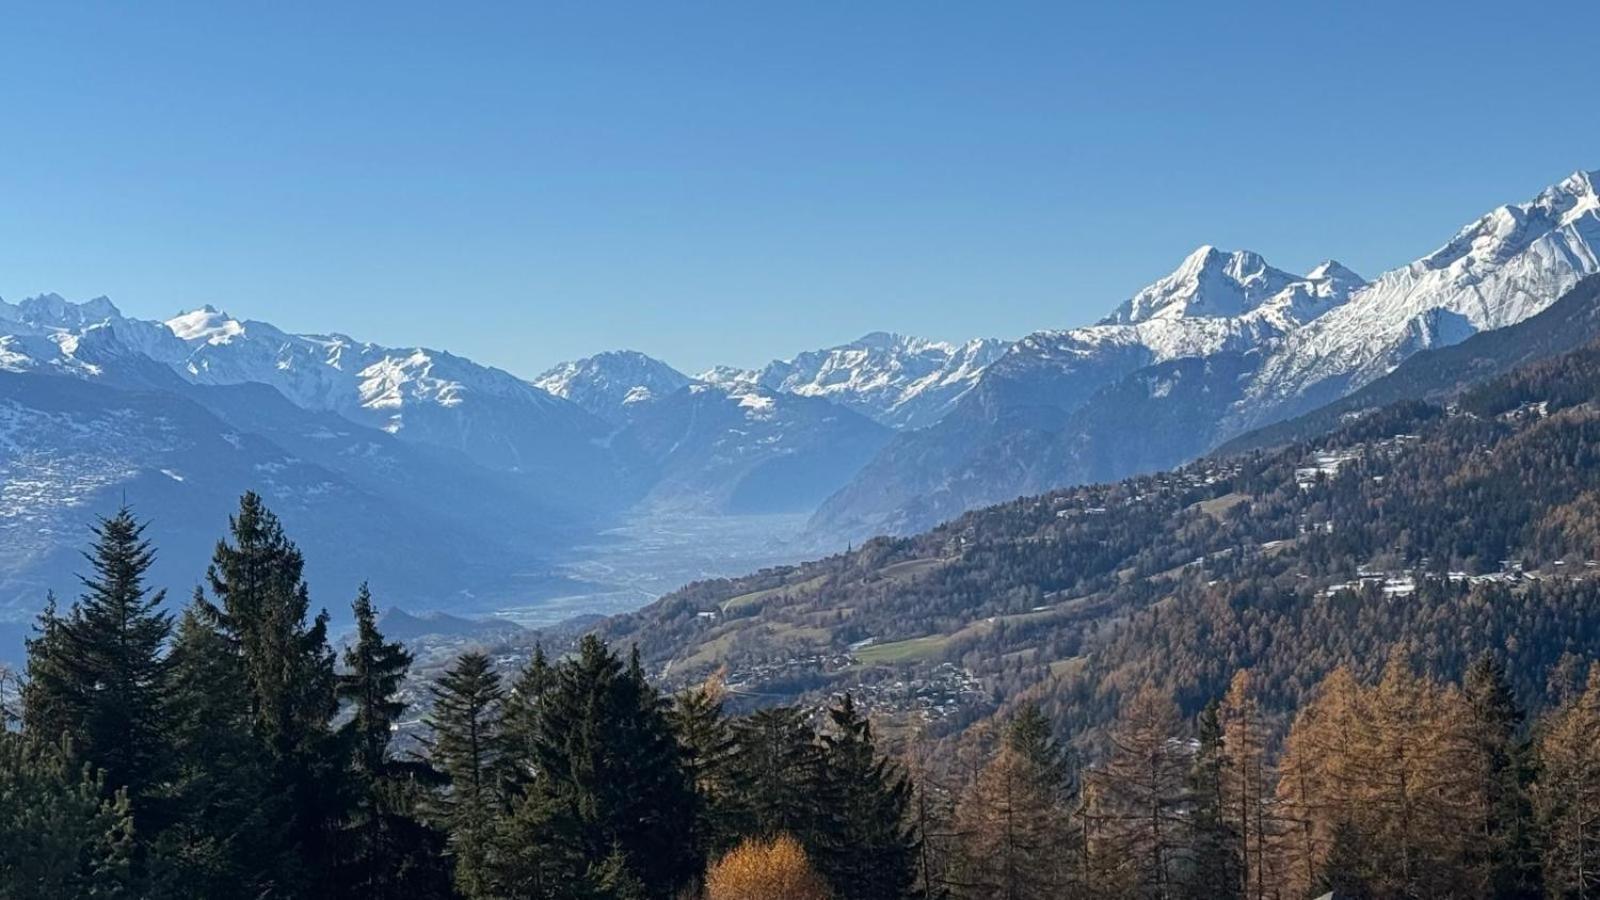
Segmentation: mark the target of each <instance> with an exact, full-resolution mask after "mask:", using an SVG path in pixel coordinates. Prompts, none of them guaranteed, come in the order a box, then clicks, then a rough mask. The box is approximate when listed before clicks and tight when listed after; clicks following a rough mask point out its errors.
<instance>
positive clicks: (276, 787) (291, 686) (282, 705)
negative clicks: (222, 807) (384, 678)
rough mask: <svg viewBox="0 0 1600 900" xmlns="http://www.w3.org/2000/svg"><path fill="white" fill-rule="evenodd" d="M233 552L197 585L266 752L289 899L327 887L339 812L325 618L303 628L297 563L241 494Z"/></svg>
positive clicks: (263, 514)
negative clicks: (234, 665) (237, 670)
mask: <svg viewBox="0 0 1600 900" xmlns="http://www.w3.org/2000/svg"><path fill="white" fill-rule="evenodd" d="M228 524H229V532H230V537H231V538H232V543H229V541H227V540H223V541H218V542H217V547H216V551H215V552H214V553H213V555H212V563H211V566H210V568H209V569H208V570H207V573H206V578H207V581H209V582H210V586H211V591H212V594H213V595H214V596H215V597H216V598H217V600H218V601H219V602H218V604H217V605H212V604H205V609H204V612H205V614H206V615H207V617H208V618H209V619H210V620H211V621H212V622H213V623H214V625H215V627H216V628H217V630H218V631H219V632H220V633H221V634H223V635H224V636H226V638H227V641H228V643H229V645H230V646H231V647H232V648H234V650H235V652H237V654H238V656H239V659H240V661H241V663H242V666H241V668H242V673H243V676H244V684H245V686H246V687H247V688H248V691H247V702H248V705H249V710H250V718H251V722H252V731H253V733H254V734H255V735H256V738H257V740H259V741H260V742H261V744H262V745H263V747H264V748H265V750H266V759H267V761H268V765H269V771H270V773H271V783H270V784H269V785H268V796H267V797H266V798H264V801H265V802H266V803H267V805H269V806H281V807H283V811H282V813H281V814H277V813H275V812H274V813H272V814H271V818H272V819H273V820H274V821H277V822H281V823H282V825H283V828H282V832H281V833H282V836H283V839H284V840H285V841H287V842H288V843H289V845H290V847H291V848H292V849H293V851H294V857H295V861H294V864H292V865H290V866H287V867H285V868H284V869H282V870H281V871H280V872H279V875H278V879H277V882H278V885H279V888H278V889H279V890H280V891H282V892H284V893H290V894H296V893H304V892H306V891H308V890H311V889H312V887H313V886H315V885H318V884H323V883H326V882H327V881H328V879H330V878H331V877H333V870H334V867H335V865H336V862H337V855H338V854H337V850H336V843H337V840H338V835H339V833H340V831H341V824H342V819H343V816H344V812H345V807H346V805H347V802H348V798H347V796H346V795H347V784H346V783H345V780H344V777H343V776H344V773H345V771H346V767H345V765H344V756H343V754H342V753H341V752H340V751H339V749H338V746H337V740H336V738H337V735H336V734H335V733H334V731H333V728H332V721H333V717H334V715H335V714H336V713H337V712H338V700H337V697H336V694H335V692H336V678H335V675H334V653H333V650H332V648H331V647H329V645H328V637H327V633H328V614H327V612H326V611H325V610H324V611H322V612H320V613H319V614H318V615H317V616H316V618H315V619H313V620H311V621H310V622H309V623H308V622H307V615H308V614H309V612H310V606H311V600H310V594H309V590H308V589H307V587H306V583H305V581H304V579H303V578H302V573H303V571H304V568H305V560H304V558H303V557H302V556H301V554H300V551H299V549H298V548H296V547H295V545H294V543H293V542H292V541H290V540H289V539H288V537H287V536H286V535H285V534H284V532H283V527H282V525H281V524H279V522H278V518H277V517H276V516H275V515H273V514H272V512H271V511H270V510H268V509H267V508H266V505H265V504H264V503H263V502H262V500H261V498H260V497H259V496H258V495H256V494H255V493H246V494H245V495H244V496H243V497H242V498H240V501H239V511H238V513H237V514H235V515H233V516H230V517H229V520H228Z"/></svg>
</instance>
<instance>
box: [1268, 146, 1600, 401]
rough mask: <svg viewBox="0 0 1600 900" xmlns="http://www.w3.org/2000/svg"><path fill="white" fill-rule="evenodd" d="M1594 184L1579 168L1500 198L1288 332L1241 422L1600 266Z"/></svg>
mask: <svg viewBox="0 0 1600 900" xmlns="http://www.w3.org/2000/svg"><path fill="white" fill-rule="evenodd" d="M1597 181H1600V172H1582V171H1580V172H1576V173H1574V174H1573V175H1571V176H1570V177H1568V178H1567V179H1565V180H1563V181H1562V182H1560V183H1559V184H1556V185H1554V186H1552V187H1550V188H1548V189H1546V190H1544V191H1543V192H1541V193H1540V194H1539V196H1538V197H1535V198H1534V199H1533V200H1531V201H1529V202H1527V203H1521V204H1515V205H1507V206H1501V207H1498V208H1497V209H1495V210H1493V211H1491V212H1489V213H1488V214H1486V215H1484V216H1483V217H1481V218H1479V219H1478V220H1477V221H1476V222H1473V223H1472V224H1471V225H1468V226H1467V227H1466V228H1463V229H1462V230H1461V231H1460V232H1459V233H1457V234H1456V236H1455V237H1454V238H1452V239H1451V240H1450V241H1449V242H1448V243H1447V244H1445V245H1444V246H1443V247H1441V248H1439V249H1438V250H1436V251H1434V252H1433V253H1430V254H1428V255H1427V256H1425V257H1423V258H1422V259H1419V260H1417V261H1416V262H1414V263H1411V264H1410V265H1408V266H1404V267H1402V268H1399V269H1395V270H1393V271H1391V272H1386V273H1384V274H1383V275H1382V276H1381V277H1379V278H1378V279H1377V280H1376V281H1374V282H1373V283H1372V284H1371V285H1369V286H1367V287H1365V288H1363V289H1362V290H1360V291H1358V292H1356V293H1355V294H1354V295H1353V296H1352V297H1351V299H1350V301H1349V302H1348V303H1346V304H1345V305H1344V306H1342V307H1341V308H1339V309H1337V310H1334V311H1332V312H1330V313H1329V314H1328V315H1326V316H1323V317H1321V318H1320V319H1318V320H1317V321H1315V322H1313V323H1311V324H1310V325H1308V326H1307V327H1306V328H1305V329H1303V330H1301V331H1300V332H1298V333H1297V334H1295V335H1293V336H1292V337H1290V338H1289V339H1287V340H1286V341H1285V342H1284V345H1283V347H1282V348H1281V349H1279V350H1278V351H1277V352H1275V353H1274V354H1273V355H1272V356H1271V357H1270V358H1269V359H1268V360H1267V361H1266V363H1265V364H1264V365H1263V366H1262V367H1261V370H1260V372H1259V373H1258V374H1257V376H1256V377H1255V378H1254V379H1253V381H1252V382H1251V384H1250V387H1249V389H1248V392H1247V399H1246V400H1245V401H1244V402H1243V403H1241V408H1240V411H1239V415H1238V416H1237V418H1238V421H1239V427H1240V429H1241V430H1242V429H1243V428H1245V427H1249V426H1251V425H1253V424H1259V423H1262V422H1265V421H1267V420H1268V419H1269V418H1281V417H1282V416H1283V415H1284V414H1286V412H1284V411H1283V408H1284V407H1285V406H1287V407H1289V409H1288V412H1293V411H1296V408H1295V406H1296V404H1295V401H1296V398H1298V397H1301V396H1303V395H1306V394H1308V393H1310V392H1312V391H1317V394H1316V396H1318V397H1321V396H1324V395H1327V394H1330V393H1331V394H1342V393H1346V392H1348V391H1350V390H1353V389H1355V388H1357V387H1360V386H1361V385H1363V384H1366V383H1367V382H1369V381H1372V380H1373V379H1375V378H1378V377H1380V376H1382V375H1384V374H1386V373H1387V372H1389V371H1390V370H1392V369H1393V368H1394V367H1395V366H1397V365H1399V364H1400V362H1401V361H1403V360H1404V359H1405V357H1407V356H1409V355H1410V354H1412V353H1414V352H1416V351H1417V350H1421V349H1426V348H1428V347H1432V346H1440V345H1444V344H1450V343H1456V342H1458V341H1461V340H1464V339H1466V338H1467V337H1468V336H1470V335H1472V334H1474V333H1476V332H1478V331H1484V330H1488V329H1493V328H1503V327H1505V326H1507V325H1511V324H1514V323H1516V322H1520V321H1522V320H1523V319H1526V318H1528V317H1529V316H1532V315H1534V314H1535V313H1538V312H1540V311H1541V310H1543V309H1544V308H1545V307H1546V306H1548V305H1549V304H1550V303H1552V302H1554V301H1555V300H1556V298H1558V297H1560V296H1561V295H1562V294H1564V293H1566V292H1567V291H1568V290H1569V289H1571V287H1572V286H1573V285H1574V284H1576V283H1577V281H1578V280H1579V279H1580V278H1582V277H1583V276H1585V275H1589V274H1593V273H1594V272H1596V271H1600V261H1597V252H1600V197H1597V194H1596V182H1597Z"/></svg>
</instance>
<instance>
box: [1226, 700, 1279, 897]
mask: <svg viewBox="0 0 1600 900" xmlns="http://www.w3.org/2000/svg"><path fill="white" fill-rule="evenodd" d="M1219 718H1220V720H1221V725H1222V748H1223V749H1222V766H1221V772H1220V775H1221V778H1220V781H1221V789H1222V790H1221V793H1222V804H1221V816H1222V821H1223V822H1224V823H1225V824H1226V825H1227V826H1228V830H1229V832H1230V833H1231V834H1233V835H1234V836H1235V838H1236V839H1237V840H1238V847H1237V854H1238V858H1239V862H1240V866H1239V875H1240V883H1239V896H1241V897H1245V898H1252V897H1253V898H1257V900H1262V898H1265V897H1266V896H1267V887H1266V883H1267V875H1266V871H1267V865H1268V861H1267V837H1268V834H1269V832H1270V831H1271V828H1270V826H1269V824H1268V821H1267V818H1268V810H1269V809H1270V805H1269V804H1268V802H1267V800H1268V775H1269V773H1268V768H1267V745H1266V742H1267V726H1266V723H1265V722H1263V720H1262V716H1261V707H1260V704H1259V702H1258V701H1257V699H1256V690H1255V683H1254V681H1253V680H1252V679H1251V675H1250V672H1249V670H1248V669H1241V670H1240V671H1239V672H1238V673H1236V674H1235V675H1234V676H1233V682H1232V684H1230V685H1229V687H1228V693H1227V695H1226V696H1225V697H1224V698H1223V700H1222V707H1221V710H1220V711H1219Z"/></svg>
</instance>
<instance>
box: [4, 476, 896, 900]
mask: <svg viewBox="0 0 1600 900" xmlns="http://www.w3.org/2000/svg"><path fill="white" fill-rule="evenodd" d="M94 534H95V540H94V544H93V547H92V549H91V550H90V552H89V553H88V554H87V558H88V561H89V563H90V571H89V572H88V574H87V575H85V576H84V577H83V579H82V581H83V586H82V594H81V596H80V597H79V598H78V599H77V600H76V601H75V602H73V603H72V604H71V605H70V606H69V607H68V608H65V609H63V608H61V607H60V606H58V604H57V602H56V601H55V599H54V598H53V597H52V598H51V599H50V601H49V603H48V605H47V607H46V609H45V611H44V612H43V614H42V615H41V616H40V619H39V624H38V626H37V629H36V633H35V636H34V637H33V638H32V639H31V640H30V641H29V643H28V648H27V666H26V677H25V678H24V679H22V682H21V687H20V691H19V692H18V693H20V703H18V702H16V701H15V698H13V697H12V695H11V694H10V693H6V692H0V720H4V725H5V727H4V728H0V898H7V900H9V898H61V897H130V898H131V897H141V898H142V897H159V898H167V897H174V898H176V897H204V898H231V897H239V898H244V897H251V898H259V897H362V898H385V897H405V898H409V900H426V898H432V897H441V898H442V897H464V898H585V900H602V898H617V900H635V898H637V900H647V898H691V897H700V896H702V895H703V896H705V897H708V898H714V900H733V898H742V897H756V896H778V895H775V894H772V893H770V890H769V888H770V887H771V885H774V884H777V885H788V886H789V887H790V888H792V889H793V891H795V893H793V894H792V896H795V897H797V898H798V897H805V896H817V897H824V896H825V897H830V898H861V900H873V898H898V897H907V896H914V895H915V892H916V889H915V886H914V882H915V878H916V870H915V866H914V861H915V858H916V855H917V849H918V838H917V836H916V833H915V831H914V829H913V828H912V826H911V824H910V821H911V820H910V817H909V814H908V808H909V803H910V800H911V795H912V791H911V787H910V783H909V781H908V780H907V776H906V774H905V772H904V771H903V770H902V769H901V768H900V767H899V766H898V765H897V764H896V763H894V762H892V761H891V760H889V759H888V758H887V757H886V756H885V755H884V754H883V753H882V752H881V751H880V750H879V749H878V746H877V739H876V736H875V735H874V732H873V728H872V726H871V724H870V723H869V722H868V720H867V719H866V717H865V716H864V715H863V714H862V712H861V711H860V710H859V709H858V708H857V707H856V706H855V704H854V703H853V701H852V700H851V698H850V697H849V696H848V695H846V696H843V697H840V698H838V699H837V700H836V701H835V702H833V703H832V704H830V705H829V706H827V707H826V708H825V709H823V710H821V711H819V712H818V713H816V714H813V713H811V712H808V711H805V710H801V709H798V708H780V709H770V710H764V711H762V712H760V713H758V714H755V715H752V716H748V717H744V718H733V717H731V716H728V715H726V714H724V712H723V709H722V699H721V692H720V689H719V688H718V686H717V684H716V683H714V682H713V683H708V684H707V685H705V686H702V687H700V688H698V689H696V690H693V691H687V692H684V693H682V694H680V695H678V696H675V697H668V696H664V695H663V694H661V693H660V692H659V691H657V689H655V688H654V687H652V686H651V685H650V684H649V683H648V682H647V681H646V679H645V676H644V673H643V671H642V669H641V668H640V666H639V662H638V658H637V655H636V654H635V655H633V656H632V657H631V658H623V657H622V656H619V655H618V654H617V653H615V652H614V651H613V650H612V649H611V648H609V647H608V646H606V645H605V644H604V643H602V642H601V641H600V640H599V639H597V638H594V637H588V638H585V639H584V640H582V641H581V642H580V643H579V644H578V645H577V646H576V647H574V648H572V649H571V650H570V652H568V653H565V654H563V655H562V656H561V657H560V658H558V659H554V660H552V659H547V658H546V657H545V655H544V654H543V652H542V651H539V652H536V653H535V654H534V655H533V657H532V659H531V660H530V661H529V662H528V664H527V665H526V666H524V667H522V668H520V669H519V670H517V671H514V672H500V671H497V669H496V666H495V664H494V662H493V660H492V659H491V658H490V657H489V656H487V655H486V654H484V653H482V652H467V653H463V654H462V655H461V656H459V657H458V658H457V659H456V660H455V661H454V662H453V663H452V664H451V665H450V666H449V668H448V670H447V671H446V672H445V673H444V674H443V675H442V676H441V677H440V678H438V679H437V681H436V682H435V683H434V684H432V685H431V686H429V688H428V690H429V693H430V695H431V701H432V702H431V704H429V709H428V710H427V712H426V715H425V717H424V721H423V723H422V725H423V727H422V729H421V732H422V737H421V741H422V743H423V746H424V749H423V751H421V752H409V753H408V752H400V751H399V750H398V749H397V748H396V746H395V742H394V736H395V734H396V732H397V729H398V727H399V726H400V724H401V723H402V722H403V721H404V720H405V717H406V716H407V704H406V703H405V702H404V701H403V700H402V699H401V696H402V695H401V686H402V683H403V682H404V681H405V679H406V678H407V675H408V671H409V669H410V666H411V663H412V658H411V655H410V654H409V653H408V651H407V650H406V649H405V648H404V647H403V646H402V645H401V644H399V643H396V642H391V641H389V640H387V639H385V637H384V636H383V635H382V633H381V632H380V630H379V628H378V624H377V614H376V605H375V602H374V600H373V598H372V597H371V595H370V593H369V592H368V590H367V589H366V587H365V586H362V587H361V589H360V590H359V591H358V592H357V594H356V596H355V599H354V601H353V604H352V606H353V612H354V618H355V630H354V634H353V635H352V636H351V638H350V639H349V641H348V642H347V646H345V648H344V649H343V652H342V653H336V652H335V649H334V647H333V645H332V644H331V643H330V640H329V631H328V626H329V617H328V615H327V613H326V612H325V611H323V612H318V613H315V614H313V613H312V606H311V600H310V594H309V590H308V587H307V585H306V583H305V581H304V579H303V577H302V571H303V567H304V560H303V559H302V557H301V555H300V552H299V551H298V550H297V549H296V547H295V545H294V544H293V542H292V541H290V540H289V538H288V537H287V536H286V535H285V534H284V531H283V528H282V526H281V525H280V523H279V521H278V520H277V518H276V517H275V516H274V515H273V514H272V513H271V512H270V511H269V510H268V509H267V508H266V507H265V506H264V505H263V503H262V501H261V499H260V498H259V497H258V496H256V495H254V494H246V495H245V496H244V497H243V499H242V501H241V503H240V506H239V510H238V512H237V514H235V515H233V516H232V517H231V518H230V521H229V530H228V536H227V538H226V539H224V540H222V541H219V542H218V544H217V547H216V551H215V553H214V555H213V559H212V562H211V565H210V567H209V569H208V571H207V573H206V578H205V586H204V587H203V588H196V590H195V592H194V595H193V597H192V598H191V599H190V601H189V602H188V604H187V605H186V606H184V607H183V609H182V611H181V613H179V614H177V615H176V616H174V615H173V614H171V613H169V612H168V611H167V607H166V603H165V599H166V598H165V595H164V593H163V592H161V591H158V590H152V589H151V588H150V586H149V585H147V584H146V574H147V572H148V570H149V568H150V565H151V563H152V561H153V559H154V550H153V548H152V547H151V544H150V542H149V541H148V540H147V539H146V538H145V536H144V525H143V524H141V523H140V522H139V521H138V520H137V519H136V518H135V517H134V516H133V515H132V513H131V512H130V511H129V510H127V509H123V510H122V511H120V512H118V513H117V514H116V515H114V516H112V517H110V518H105V519H102V520H100V521H99V523H98V525H97V526H95V528H94ZM13 719H14V720H13ZM752 879H754V880H752ZM787 889H788V888H786V890H787ZM804 890H810V891H812V892H813V893H811V894H805V893H800V892H801V891H804ZM785 896H787V894H786V895H785Z"/></svg>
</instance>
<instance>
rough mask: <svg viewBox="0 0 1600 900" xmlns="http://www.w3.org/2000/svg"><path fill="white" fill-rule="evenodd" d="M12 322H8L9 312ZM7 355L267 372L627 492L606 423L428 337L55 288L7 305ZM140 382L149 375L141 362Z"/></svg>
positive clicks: (581, 493)
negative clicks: (383, 341)
mask: <svg viewBox="0 0 1600 900" xmlns="http://www.w3.org/2000/svg"><path fill="white" fill-rule="evenodd" d="M4 320H9V321H4ZM0 321H4V327H0V334H3V333H5V332H10V334H8V335H6V336H4V337H0V367H3V368H6V369H10V370H12V371H37V372H54V373H57V374H72V375H78V376H80V377H88V378H96V377H108V378H111V380H113V381H119V379H120V381H121V382H125V381H126V377H127V375H128V372H127V371H126V368H127V367H128V366H138V365H146V366H148V365H149V364H151V363H154V364H158V365H159V366H163V367H165V368H166V369H168V370H170V371H171V372H172V373H174V374H175V375H176V376H178V377H179V378H181V379H182V380H184V381H186V382H188V383H190V384H193V385H210V386H222V385H242V384H258V385H267V386H270V387H272V388H275V389H276V390H277V391H278V392H280V393H281V394H282V395H283V396H284V397H286V398H288V400H289V401H290V402H291V403H293V404H294V405H295V406H297V407H299V408H300V409H303V410H307V411H310V412H317V413H333V414H335V415H338V416H341V417H343V418H344V419H346V420H347V421H349V422H351V423H354V424H356V425H361V426H365V427H367V428H372V429H377V430H380V431H383V432H386V433H388V434H391V435H394V436H395V437H396V438H398V439H400V440H402V441H405V442H408V443H413V444H419V445H425V446H429V447H435V448H439V449H442V450H447V451H451V452H457V453H461V454H464V455H465V456H466V457H467V458H468V459H469V460H471V461H472V462H474V463H476V464H477V465H480V466H483V467H486V468H488V469H492V470H499V471H505V472H510V473H515V474H517V475H519V476H521V477H524V478H526V479H529V480H530V481H533V482H537V483H538V484H539V485H540V486H541V491H542V493H543V494H545V495H546V496H548V497H549V498H550V499H551V500H552V501H555V502H558V503H559V504H560V505H565V506H566V507H567V508H569V509H572V510H592V509H600V510H604V509H611V508H615V507H617V506H618V505H619V504H621V503H623V502H625V501H626V500H627V499H628V498H627V497H626V494H625V490H624V488H625V486H626V484H627V480H626V479H625V478H619V476H618V472H617V469H618V463H617V461H616V460H614V459H612V458H611V455H610V452H609V450H607V449H606V448H605V447H603V446H600V444H601V443H602V442H603V440H604V438H605V436H606V434H607V433H608V432H609V431H610V430H611V427H610V426H609V425H608V424H607V423H606V422H604V421H602V420H601V419H599V418H597V417H595V416H593V415H591V414H590V413H588V412H586V411H584V410H583V409H582V408H580V407H579V406H577V405H576V404H574V403H571V402H569V401H567V400H564V399H561V398H559V397H555V396H552V395H551V394H549V393H548V392H546V391H544V390H542V389H540V388H538V387H535V386H534V385H533V384H531V383H529V382H526V381H524V380H522V379H520V378H517V377H516V376H514V375H511V374H510V373H508V372H505V371H503V370H500V369H496V368H493V367H490V366H484V365H481V364H479V363H476V362H473V361H472V360H469V359H466V358H463V357H460V356H456V355H454V354H451V353H446V352H442V351H438V350H432V349H429V348H426V347H405V348H392V347H385V346H382V345H378V344H373V343H366V342H360V341H357V340H355V339H353V338H350V337H347V336H345V335H339V334H327V335H316V334H310V335H308V334H291V333H288V332H285V331H283V330H282V329H279V328H277V327H275V326H273V325H271V324H269V323H266V322H257V321H251V320H241V319H236V318H234V317H232V316H230V315H228V314H227V313H225V312H221V311H219V310H217V309H216V308H214V307H210V306H206V307H202V308H200V309H196V310H192V311H190V312H187V313H183V314H181V315H178V316H176V317H174V318H172V319H169V320H167V321H166V322H149V321H142V320H137V319H130V318H126V317H124V316H123V315H122V314H121V313H120V311H118V310H117V308H116V307H115V306H114V305H113V304H111V302H110V301H109V300H105V299H104V298H99V299H96V300H92V301H88V302H87V303H83V304H74V303H70V302H67V301H64V300H62V299H61V298H59V297H57V296H55V295H47V296H45V297H39V298H32V299H29V300H24V301H22V303H20V304H17V305H15V306H13V305H11V304H7V305H6V308H5V309H0ZM143 374H144V376H145V377H144V379H143V384H144V386H151V385H150V383H149V377H148V376H149V373H148V372H144V373H143Z"/></svg>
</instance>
